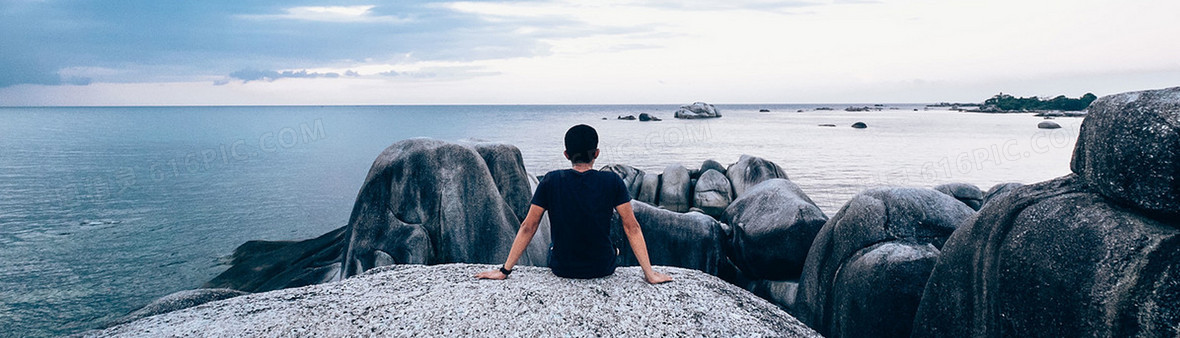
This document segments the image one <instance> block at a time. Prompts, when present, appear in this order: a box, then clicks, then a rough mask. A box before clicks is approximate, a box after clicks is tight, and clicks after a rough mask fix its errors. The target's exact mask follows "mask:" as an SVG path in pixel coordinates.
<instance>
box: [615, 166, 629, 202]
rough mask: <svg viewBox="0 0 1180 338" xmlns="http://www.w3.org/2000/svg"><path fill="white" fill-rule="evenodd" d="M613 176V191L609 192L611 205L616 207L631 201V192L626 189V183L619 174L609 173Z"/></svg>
mask: <svg viewBox="0 0 1180 338" xmlns="http://www.w3.org/2000/svg"><path fill="white" fill-rule="evenodd" d="M610 176H612V177H613V178H614V184H613V186H614V193H613V194H611V196H612V198H611V201H612V204H611V207H617V206H619V205H622V204H623V203H627V202H630V201H631V192H629V191H627V184H626V183H623V179H622V178H620V177H619V175H615V174H613V173H612V174H611V175H610Z"/></svg>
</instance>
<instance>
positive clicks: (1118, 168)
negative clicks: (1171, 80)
mask: <svg viewBox="0 0 1180 338" xmlns="http://www.w3.org/2000/svg"><path fill="white" fill-rule="evenodd" d="M1087 110H1088V113H1087V114H1086V119H1085V120H1083V121H1082V127H1081V131H1080V134H1079V135H1078V141H1077V146H1076V147H1075V148H1074V154H1073V163H1071V165H1070V167H1071V169H1072V170H1073V172H1074V173H1076V174H1078V176H1079V177H1080V178H1081V179H1082V181H1083V182H1086V184H1087V185H1089V186H1090V187H1093V188H1094V190H1096V191H1097V192H1098V193H1101V194H1102V195H1103V196H1106V197H1107V198H1110V199H1111V200H1113V201H1115V202H1116V203H1118V204H1121V205H1125V206H1129V207H1132V208H1135V209H1139V210H1143V211H1145V212H1148V213H1154V214H1161V215H1165V216H1171V217H1180V87H1175V88H1168V89H1160V90H1148V91H1141V92H1131V93H1123V94H1117V95H1111V96H1105V97H1102V98H1099V99H1098V100H1096V101H1094V103H1092V104H1090V107H1089V108H1088V109H1087Z"/></svg>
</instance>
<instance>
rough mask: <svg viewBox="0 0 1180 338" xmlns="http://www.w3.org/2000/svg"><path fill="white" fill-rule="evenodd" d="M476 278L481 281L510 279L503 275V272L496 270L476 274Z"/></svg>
mask: <svg viewBox="0 0 1180 338" xmlns="http://www.w3.org/2000/svg"><path fill="white" fill-rule="evenodd" d="M475 278H479V279H504V278H508V276H506V275H504V273H503V272H500V269H496V270H490V271H484V272H480V273H478V274H475Z"/></svg>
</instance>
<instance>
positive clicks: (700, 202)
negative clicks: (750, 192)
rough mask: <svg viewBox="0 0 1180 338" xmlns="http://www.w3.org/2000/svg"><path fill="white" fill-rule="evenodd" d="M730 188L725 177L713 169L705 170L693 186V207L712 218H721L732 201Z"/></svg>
mask: <svg viewBox="0 0 1180 338" xmlns="http://www.w3.org/2000/svg"><path fill="white" fill-rule="evenodd" d="M730 189H732V186H730V184H729V179H728V178H725V175H724V174H722V173H720V172H718V171H717V170H714V169H711V168H710V169H709V170H706V171H705V173H703V174H701V178H700V179H697V183H696V184H695V185H694V186H693V194H692V201H693V207H696V208H699V209H700V210H701V212H704V213H705V214H706V215H709V216H712V217H714V218H718V217H721V214H722V213H724V212H725V208H726V207H729V203H730V202H732V201H733V193H732V192H730Z"/></svg>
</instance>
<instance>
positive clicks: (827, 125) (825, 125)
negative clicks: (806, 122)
mask: <svg viewBox="0 0 1180 338" xmlns="http://www.w3.org/2000/svg"><path fill="white" fill-rule="evenodd" d="M819 126H820V127H835V126H836V125H834V124H831V123H824V124H820V125H819Z"/></svg>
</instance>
